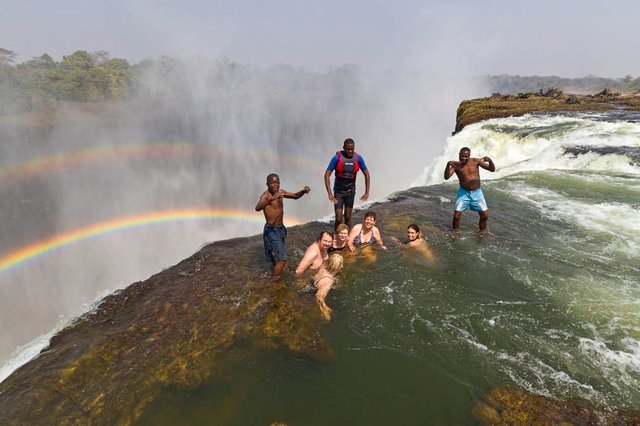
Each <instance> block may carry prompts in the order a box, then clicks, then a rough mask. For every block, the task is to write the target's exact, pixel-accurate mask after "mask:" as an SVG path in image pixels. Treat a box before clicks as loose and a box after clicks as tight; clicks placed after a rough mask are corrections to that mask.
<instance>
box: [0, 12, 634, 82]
mask: <svg viewBox="0 0 640 426" xmlns="http://www.w3.org/2000/svg"><path fill="white" fill-rule="evenodd" d="M0 11H1V12H0V47H3V48H5V49H9V50H12V51H14V52H16V53H18V55H19V56H18V58H17V61H16V62H18V63H19V62H23V61H26V60H28V59H30V58H32V57H35V56H40V55H42V54H43V53H48V54H49V55H51V56H52V57H53V58H54V59H55V60H56V61H59V60H61V59H62V57H63V55H68V54H71V53H73V52H74V51H76V50H86V51H89V52H94V51H98V50H104V51H108V52H109V53H110V54H111V57H118V58H125V59H128V60H129V61H130V62H131V63H136V62H139V61H140V60H141V59H144V58H157V57H159V56H160V55H170V56H178V57H188V56H199V57H210V58H219V57H226V58H228V59H230V60H232V61H235V62H239V63H242V64H253V65H256V66H261V67H268V66H271V65H275V64H281V63H285V64H289V65H293V66H295V67H300V68H303V69H305V70H307V71H318V72H323V71H328V70H331V69H334V68H336V67H339V66H341V65H344V64H356V65H358V66H360V67H361V68H362V69H370V70H374V71H385V70H389V69H394V68H395V67H397V66H399V65H406V64H411V63H413V62H416V61H417V62H423V61H424V60H425V59H426V58H429V57H430V56H433V58H435V60H437V61H439V62H440V64H441V66H442V67H448V66H465V67H471V68H472V71H473V72H474V73H475V74H477V75H485V74H494V75H495V74H512V75H557V76H561V77H583V76H585V75H589V74H591V75H596V76H600V77H623V76H625V75H632V76H634V77H635V76H638V75H640V55H638V54H637V51H638V43H639V42H638V40H640V25H638V24H637V20H638V17H639V16H640V2H638V1H636V0H608V1H604V0H603V1H595V0H538V1H482V0H457V1H456V0H448V1H436V0H423V1H418V0H404V1H403V0H352V1H350V0H342V1H339V0H322V1H320V0H318V1H311V0H273V1H262V0H234V1H229V0H227V1H221V0H207V1H196V0H182V1H180V2H176V1H174V0H171V1H169V0H161V1H151V0H112V1H109V2H105V1H102V0H100V1H98V0H62V1H57V2H53V1H50V0H23V1H13V0H11V1H9V0H0ZM461 55H462V56H463V57H464V60H460V59H459V56H461ZM449 61H451V62H450V63H449Z"/></svg>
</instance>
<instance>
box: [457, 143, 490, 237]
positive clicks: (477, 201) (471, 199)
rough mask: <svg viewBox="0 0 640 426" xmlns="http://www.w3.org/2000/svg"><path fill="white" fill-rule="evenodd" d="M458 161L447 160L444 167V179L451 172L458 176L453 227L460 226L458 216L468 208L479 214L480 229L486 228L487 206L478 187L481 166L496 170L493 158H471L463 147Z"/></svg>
mask: <svg viewBox="0 0 640 426" xmlns="http://www.w3.org/2000/svg"><path fill="white" fill-rule="evenodd" d="M458 158H459V160H460V161H449V162H448V163H447V166H446V167H445V168H444V179H445V180H448V179H449V178H450V177H451V176H453V173H454V172H455V174H456V175H457V176H458V180H459V181H460V189H459V190H458V196H457V198H456V207H455V212H454V213H453V229H458V228H459V227H460V217H462V212H463V211H465V210H466V209H468V208H471V210H475V211H477V212H478V213H479V214H480V222H479V226H480V230H481V231H482V230H484V229H486V228H487V221H488V220H489V207H487V202H486V201H485V200H484V195H483V194H482V189H480V170H479V167H482V168H483V169H485V170H489V171H490V172H495V171H496V166H495V164H493V160H492V159H491V158H489V157H486V156H485V157H482V158H471V150H470V149H469V148H467V147H464V148H462V149H461V150H460V153H459V154H458Z"/></svg>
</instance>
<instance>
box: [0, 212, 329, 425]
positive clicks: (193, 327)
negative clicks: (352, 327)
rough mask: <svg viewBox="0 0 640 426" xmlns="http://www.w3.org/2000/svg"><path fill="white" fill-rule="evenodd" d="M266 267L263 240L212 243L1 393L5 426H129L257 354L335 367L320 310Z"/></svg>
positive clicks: (113, 298)
mask: <svg viewBox="0 0 640 426" xmlns="http://www.w3.org/2000/svg"><path fill="white" fill-rule="evenodd" d="M323 226H324V225H321V224H318V223H311V224H307V225H304V226H303V227H297V228H298V229H296V228H292V229H290V232H289V241H288V242H290V243H291V244H293V245H294V246H302V247H303V246H304V243H303V242H302V238H303V237H302V236H303V235H304V236H308V235H315V234H316V233H317V231H318V229H321V228H322V227H323ZM306 240H307V238H304V241H305V242H306ZM239 253H240V255H239ZM263 257H264V254H263V248H262V238H260V237H257V236H256V237H249V238H240V239H235V240H227V241H222V242H217V243H213V244H210V245H208V246H206V247H204V248H203V249H201V250H200V251H199V252H197V253H196V254H194V255H193V256H191V257H190V258H188V259H186V260H184V261H182V262H180V263H179V264H177V265H175V266H173V267H171V268H169V269H166V270H164V271H162V272H160V273H158V274H156V275H154V276H152V277H150V278H149V279H147V280H146V281H142V282H137V283H134V284H132V285H130V286H129V287H127V288H126V289H124V290H122V291H119V292H117V293H115V294H112V295H110V296H108V297H106V298H105V299H104V300H103V301H102V302H101V304H100V305H99V307H98V308H97V309H96V310H95V311H94V312H91V313H87V314H85V315H84V316H82V317H80V318H79V319H77V320H76V321H75V322H73V323H72V324H70V325H69V326H67V327H66V328H65V329H64V330H62V331H61V332H60V333H58V334H57V335H56V336H54V337H53V338H52V339H51V342H50V345H49V347H48V348H46V349H44V350H43V351H42V352H41V353H40V354H39V356H38V357H36V358H35V359H33V360H32V361H30V362H29V363H27V364H25V365H24V366H22V367H21V368H19V369H18V370H16V371H15V372H14V373H13V374H11V375H10V376H9V377H8V378H7V379H5V380H4V381H3V382H2V383H1V384H0V424H3V425H4V424H131V423H135V422H136V419H139V418H140V417H141V416H142V415H143V414H144V412H145V410H146V409H147V408H148V407H149V406H150V405H151V404H152V403H153V402H154V401H155V400H156V399H157V398H158V396H159V395H160V394H161V392H162V391H163V390H165V389H167V388H173V389H193V388H196V387H198V386H202V385H203V384H205V383H208V382H211V381H214V380H216V378H217V377H220V375H222V374H224V371H225V370H226V369H228V368H229V366H230V365H232V364H233V363H237V360H238V359H242V358H243V357H246V356H250V354H251V353H253V352H255V351H256V350H264V348H277V347H284V348H287V349H288V350H291V351H293V352H295V353H298V354H301V355H302V356H306V357H309V358H312V359H315V360H318V361H321V362H324V361H328V360H330V359H331V358H332V356H333V354H332V351H331V348H330V346H329V344H328V342H327V341H326V339H325V338H324V337H323V336H322V335H321V334H320V331H321V327H323V324H324V323H323V321H322V320H321V318H320V313H319V310H318V309H317V307H316V306H315V303H314V302H313V300H312V299H306V298H301V297H299V295H298V294H297V291H296V289H295V288H294V287H293V286H292V285H290V283H289V284H287V282H286V279H285V280H284V281H285V282H284V283H283V284H280V285H274V283H273V281H272V280H271V279H270V278H269V274H268V265H267V264H265V263H264V262H262V261H261V260H262V259H263Z"/></svg>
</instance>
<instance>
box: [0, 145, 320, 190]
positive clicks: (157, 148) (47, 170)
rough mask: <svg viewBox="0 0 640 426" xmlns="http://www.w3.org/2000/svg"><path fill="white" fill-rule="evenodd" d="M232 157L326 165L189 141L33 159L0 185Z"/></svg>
mask: <svg viewBox="0 0 640 426" xmlns="http://www.w3.org/2000/svg"><path fill="white" fill-rule="evenodd" d="M221 155H229V156H233V157H238V158H252V157H256V156H260V158H261V161H268V162H271V163H274V164H278V163H280V162H281V161H284V162H285V163H287V164H291V165H294V166H297V167H299V168H304V169H305V170H319V169H320V170H322V169H324V165H323V164H321V163H319V162H312V161H310V160H308V159H306V158H300V157H298V156H294V155H290V154H278V153H273V152H270V151H267V150H264V149H263V150H259V149H257V148H247V147H230V146H209V145H201V144H195V143H188V142H156V143H146V144H128V145H106V146H97V147H92V148H84V149H78V150H74V151H69V152H65V153H59V154H54V155H49V156H43V157H38V158H33V159H31V160H28V161H24V162H22V163H19V164H14V165H7V166H4V167H1V168H0V183H2V182H15V181H20V180H25V179H30V178H32V177H34V176H40V175H46V174H51V173H56V172H60V171H62V170H65V169H75V168H77V167H82V166H84V167H88V166H92V165H101V164H106V163H109V162H118V161H124V160H129V159H136V158H143V159H144V158H170V159H175V158H180V157H183V158H184V157H186V158H201V157H211V158H219V157H220V156H221Z"/></svg>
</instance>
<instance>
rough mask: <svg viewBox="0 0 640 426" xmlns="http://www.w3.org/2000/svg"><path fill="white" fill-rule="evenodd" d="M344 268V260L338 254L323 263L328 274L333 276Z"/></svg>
mask: <svg viewBox="0 0 640 426" xmlns="http://www.w3.org/2000/svg"><path fill="white" fill-rule="evenodd" d="M343 266H344V258H343V257H342V256H341V255H339V254H337V253H336V254H332V255H331V256H329V259H327V261H326V263H325V269H326V270H327V272H328V273H330V274H332V275H335V274H337V273H338V272H340V271H341V270H342V267H343Z"/></svg>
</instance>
